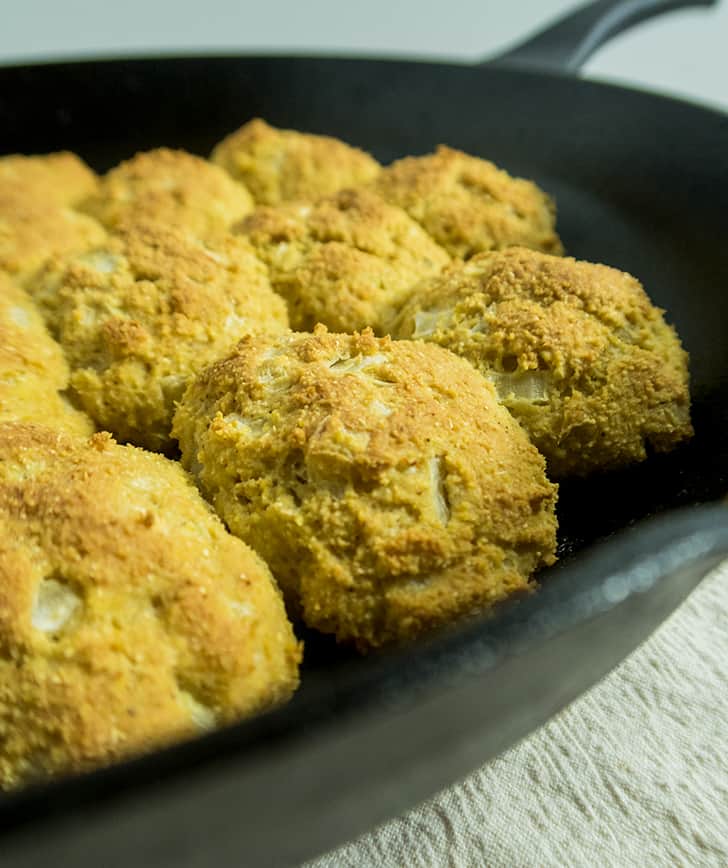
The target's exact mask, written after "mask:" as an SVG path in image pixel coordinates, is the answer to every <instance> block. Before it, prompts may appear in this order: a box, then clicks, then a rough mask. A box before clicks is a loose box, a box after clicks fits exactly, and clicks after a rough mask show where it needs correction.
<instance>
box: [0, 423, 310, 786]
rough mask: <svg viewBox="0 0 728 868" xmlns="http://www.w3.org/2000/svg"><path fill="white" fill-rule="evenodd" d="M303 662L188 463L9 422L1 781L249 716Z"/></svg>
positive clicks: (0, 643)
mask: <svg viewBox="0 0 728 868" xmlns="http://www.w3.org/2000/svg"><path fill="white" fill-rule="evenodd" d="M299 659H300V648H299V645H298V643H297V641H296V640H295V638H294V636H293V632H292V630H291V626H290V624H289V623H288V621H287V619H286V615H285V611H284V607H283V602H282V600H281V597H280V592H279V591H278V589H277V588H276V586H275V584H274V583H273V581H272V578H271V575H270V572H269V571H268V569H267V567H266V566H265V564H264V563H263V562H262V561H261V560H260V559H259V558H258V557H257V555H255V554H254V553H253V552H252V551H251V550H250V549H249V548H248V547H247V546H245V545H244V544H243V543H242V542H241V541H240V540H238V539H236V538H235V537H233V536H231V535H230V534H229V533H228V532H227V531H226V530H225V528H224V527H223V525H222V524H221V522H220V521H219V520H218V519H217V518H216V517H215V516H214V514H213V513H212V511H211V510H210V509H209V507H208V506H207V504H205V503H204V501H203V500H202V499H201V498H200V496H199V494H198V493H197V491H196V490H195V488H194V485H193V484H192V483H191V481H190V480H189V479H188V477H187V475H186V474H185V473H184V471H183V470H182V469H181V467H180V466H179V465H178V464H177V463H175V462H171V461H168V460H167V459H165V458H162V457H161V456H159V455H151V454H149V453H147V452H143V451H142V450H140V449H135V448H133V447H130V446H117V445H116V444H115V443H114V442H113V440H112V439H111V436H110V435H109V434H95V435H94V436H93V437H92V438H91V439H90V440H88V441H86V440H84V439H82V438H71V437H67V436H65V435H61V434H58V433H55V432H52V431H49V430H48V429H45V428H41V427H37V426H26V425H17V424H5V425H0V789H5V788H11V787H15V786H17V785H19V784H23V783H27V782H30V781H32V780H34V779H36V778H38V777H43V776H46V775H48V774H52V773H57V772H61V773H66V772H78V771H84V770H87V769H89V768H91V767H94V766H96V765H98V764H101V763H108V762H112V761H114V760H118V759H120V758H123V757H126V756H128V755H129V754H133V753H138V752H142V751H147V750H150V749H151V748H154V747H157V746H160V745H163V744H166V743H169V742H171V741H173V740H175V739H179V738H183V737H186V736H190V735H194V734H195V733H199V732H202V731H205V730H208V729H210V728H212V727H214V726H215V725H217V724H222V723H228V722H231V721H233V720H237V719H238V718H240V717H242V716H246V715H250V714H254V713H256V712H258V711H260V710H262V709H265V708H267V707H268V706H270V705H272V704H275V703H278V702H280V701H283V700H285V699H287V698H288V697H289V696H290V694H291V693H292V692H293V690H294V689H295V687H296V684H297V681H298V663H299Z"/></svg>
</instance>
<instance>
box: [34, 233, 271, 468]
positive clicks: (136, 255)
mask: <svg viewBox="0 0 728 868" xmlns="http://www.w3.org/2000/svg"><path fill="white" fill-rule="evenodd" d="M35 292H36V294H37V297H38V301H39V303H40V304H41V305H42V307H43V309H44V310H45V313H46V315H47V318H48V321H49V323H50V325H51V331H52V332H54V333H55V334H56V336H57V338H58V340H59V342H60V344H61V346H62V347H63V349H64V351H65V353H66V356H67V358H68V361H69V364H70V367H71V379H70V390H71V394H72V395H73V396H74V397H75V398H76V399H77V400H78V402H79V404H80V405H81V406H82V407H83V408H84V409H85V410H86V412H87V413H88V414H89V415H90V416H91V418H92V419H94V420H95V421H96V422H97V423H98V425H99V427H101V428H105V429H107V430H109V431H111V432H112V433H113V434H114V435H115V436H117V437H118V438H119V439H121V440H124V441H127V442H130V443H134V444H136V445H138V446H144V447H146V448H147V449H151V450H153V451H168V450H169V449H170V448H171V446H172V443H171V440H170V437H169V429H170V427H171V423H172V413H173V410H174V403H175V401H177V400H178V399H179V398H181V396H182V393H183V391H184V388H185V384H186V381H187V378H188V377H189V376H190V375H191V374H194V373H195V372H197V371H198V370H199V369H200V368H201V367H203V366H204V365H205V364H208V363H209V362H211V361H213V360H214V359H215V358H217V357H218V356H220V355H221V354H223V353H224V352H226V351H227V350H228V349H229V348H230V347H231V346H232V345H233V344H234V343H235V342H236V341H237V340H239V338H241V337H242V336H243V335H245V334H248V333H250V332H255V331H261V332H271V333H275V334H277V333H279V332H282V331H285V330H286V328H287V326H288V319H287V315H286V309H285V303H284V301H283V299H281V298H280V297H279V296H278V295H276V294H275V293H274V292H273V290H272V289H271V287H270V283H269V281H268V276H267V272H266V268H265V266H264V265H263V263H261V262H260V261H259V260H258V259H257V258H256V257H255V255H254V254H253V252H252V250H251V248H250V246H249V245H248V244H247V242H245V240H244V239H242V238H234V237H232V236H221V237H220V238H218V239H217V240H215V241H209V242H203V241H200V240H198V239H197V238H195V237H193V236H191V235H187V234H186V233H183V232H181V231H179V230H173V229H165V228H164V227H162V226H161V225H160V224H158V223H145V222H143V221H140V222H138V223H129V224H125V225H124V226H123V227H121V228H120V229H119V233H118V234H117V235H115V236H112V237H110V238H109V240H108V241H107V243H106V244H105V245H104V246H103V247H97V248H95V249H94V250H92V251H90V252H88V253H86V254H83V255H82V256H79V257H76V258H72V259H70V260H62V261H60V262H58V263H55V264H53V266H51V267H49V268H48V269H46V271H45V274H44V275H43V278H42V279H41V280H40V281H38V284H37V285H36V287H35Z"/></svg>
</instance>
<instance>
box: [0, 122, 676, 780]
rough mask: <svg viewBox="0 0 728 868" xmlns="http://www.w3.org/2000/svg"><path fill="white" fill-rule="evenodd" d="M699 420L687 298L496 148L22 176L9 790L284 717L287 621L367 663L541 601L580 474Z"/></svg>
mask: <svg viewBox="0 0 728 868" xmlns="http://www.w3.org/2000/svg"><path fill="white" fill-rule="evenodd" d="M94 432H96V433H94ZM690 435H691V425H690V417H689V393H688V374H687V356H686V354H685V352H684V351H683V350H682V348H681V346H680V342H679V339H678V337H677V335H676V333H675V331H674V329H673V328H672V327H670V326H669V325H667V324H666V323H665V321H664V319H663V316H662V312H661V311H660V310H658V309H657V308H655V307H654V306H653V305H652V304H651V303H650V301H649V299H648V297H647V295H646V293H645V291H644V290H643V288H642V286H641V285H640V283H639V282H638V281H637V280H636V279H635V278H633V277H631V276H630V275H628V274H625V273H622V272H619V271H616V270H615V269H613V268H609V267H607V266H604V265H595V264H591V263H587V262H577V261H575V260H573V259H570V258H566V257H564V256H563V249H562V246H561V242H560V240H559V237H558V235H557V233H556V229H555V209H554V206H553V203H552V202H551V200H550V199H549V197H548V196H547V195H546V194H545V193H544V192H542V191H541V190H540V189H539V188H538V187H537V186H536V185H535V184H533V183H531V182H530V181H526V180H522V179H518V178H512V177H510V176H509V175H508V174H507V173H506V172H504V171H502V170H500V169H498V168H497V167H496V166H494V165H493V164H491V163H489V162H487V161H485V160H481V159H478V158H476V157H473V156H469V155H467V154H464V153H461V152H459V151H456V150H453V149H451V148H447V147H440V148H439V149H438V150H437V151H436V152H435V153H433V154H428V155H426V156H420V157H406V158H405V159H402V160H398V161H396V162H395V163H393V164H392V165H390V166H387V167H382V166H380V165H379V164H378V163H377V162H376V161H375V160H374V159H373V158H372V157H371V156H369V155H368V154H366V153H364V152H362V151H360V150H357V149H356V148H353V147H350V146H348V145H346V144H344V143H343V142H341V141H338V140H335V139H331V138H327V137H323V136H315V135H310V134H305V133H300V132H295V131H290V130H278V129H274V128H272V127H270V126H268V125H267V124H266V123H264V122H263V121H260V120H254V121H251V122H250V123H248V124H246V125H245V126H244V127H242V128H241V129H240V130H238V131H237V132H235V133H233V134H232V135H230V136H229V137H228V138H226V139H225V140H224V141H222V142H221V143H220V144H219V145H218V146H217V147H216V148H215V150H214V152H213V154H212V158H211V160H210V161H207V160H203V159H200V158H198V157H196V156H192V155H191V154H187V153H184V152H181V151H173V150H168V149H158V150H154V151H150V152H147V153H142V154H137V155H136V156H135V157H133V158H132V159H130V160H128V161H126V162H124V163H121V164H120V165H119V166H117V167H116V168H114V169H112V170H111V171H110V172H108V173H107V174H106V175H105V176H104V177H102V178H98V177H97V176H96V175H95V174H94V173H93V172H92V171H91V170H90V169H89V168H88V167H87V166H85V165H84V164H83V162H82V161H81V160H79V159H78V158H77V157H75V156H74V155H71V154H67V153H63V154H53V155H48V156H42V157H24V156H9V157H4V158H0V787H12V786H15V785H17V784H19V783H24V782H27V781H30V780H33V779H34V778H36V777H38V776H42V775H46V774H48V773H52V772H68V771H78V770H83V769H86V768H89V767H91V766H93V765H95V764H98V763H100V762H109V761H112V760H114V759H117V758H120V757H123V756H125V755H128V754H129V753H130V752H137V751H140V750H145V749H149V748H151V747H153V746H154V745H157V744H162V743H165V742H168V741H170V740H171V739H174V738H179V737H183V736H185V735H189V734H191V733H194V732H198V731H201V730H206V729H209V728H210V727H214V726H216V725H219V724H223V723H226V722H230V721H233V720H235V719H238V718H240V717H242V716H244V715H248V714H252V713H255V712H258V711H260V710H262V709H265V708H267V707H269V706H271V705H272V704H275V703H279V702H281V701H283V700H285V699H286V698H288V697H289V696H290V695H291V693H292V692H293V691H294V689H295V687H296V686H297V683H298V666H299V663H300V659H301V651H302V649H301V646H300V643H299V642H298V641H297V639H296V638H295V636H294V633H293V629H292V626H291V623H290V621H289V617H290V618H293V619H299V620H301V621H302V622H304V623H305V624H307V625H308V626H309V627H311V628H314V629H318V630H321V631H324V632H326V633H330V634H333V635H335V636H336V638H337V639H338V640H340V641H348V642H353V643H355V644H356V645H357V646H358V647H359V648H361V649H363V650H365V649H371V648H377V647H380V646H384V645H387V644H391V643H396V642H401V641H403V640H406V639H410V638H412V637H415V636H417V635H419V634H421V633H423V632H424V631H426V630H428V629H430V628H432V627H436V626H438V625H441V624H443V623H446V622H449V621H451V620H453V619H455V618H461V617H464V616H468V615H470V614H474V613H477V612H482V611H483V610H485V609H487V608H489V607H490V606H492V605H493V604H495V603H497V602H498V601H500V600H502V599H504V598H505V597H507V596H509V595H512V594H515V593H518V592H524V591H527V590H529V589H530V588H532V587H533V578H532V577H533V575H534V573H535V572H536V571H537V570H538V569H540V568H541V567H543V566H546V565H549V564H551V563H553V562H554V559H555V549H556V531H557V522H556V516H555V503H556V496H557V486H556V484H555V483H554V482H552V481H551V480H552V479H553V480H558V479H560V478H563V477H566V476H569V475H586V474H589V473H592V472H598V471H604V470H608V469H610V468H613V467H617V466H619V465H623V464H627V463H630V462H633V461H637V460H641V459H644V458H645V457H646V455H647V452H648V451H649V450H657V451H664V450H668V449H671V448H673V447H674V446H675V445H677V444H679V443H680V442H681V441H682V440H684V439H686V438H688V437H689V436H690ZM117 441H118V442H117ZM120 444H124V445H120ZM177 458H181V463H180V461H178V460H176V459H177ZM284 603H285V606H284Z"/></svg>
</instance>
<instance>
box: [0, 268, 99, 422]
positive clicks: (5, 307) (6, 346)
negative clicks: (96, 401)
mask: <svg viewBox="0 0 728 868" xmlns="http://www.w3.org/2000/svg"><path fill="white" fill-rule="evenodd" d="M67 386H68V365H67V364H66V360H65V358H64V356H63V353H62V352H61V348H60V346H59V345H58V344H57V343H56V342H55V341H54V340H53V338H52V337H51V336H50V335H49V334H48V330H47V329H46V327H45V323H44V322H43V319H42V317H41V315H40V313H39V312H38V310H37V309H36V307H35V305H34V304H33V302H32V300H31V299H30V297H29V296H28V295H27V294H26V293H25V292H24V291H23V290H22V289H21V288H20V287H19V286H17V284H14V283H13V282H12V281H11V280H10V279H9V278H7V277H4V276H3V275H2V274H0V422H6V421H21V422H37V423H42V424H44V425H47V426H48V427H50V428H54V429H56V430H59V431H66V432H68V433H72V434H82V435H87V434H91V432H92V431H93V430H94V429H93V424H92V422H91V420H90V419H89V418H88V416H86V414H85V413H81V412H79V411H78V410H75V409H74V408H73V407H72V406H71V405H70V404H69V403H68V401H67V400H66V398H65V397H64V396H63V395H62V391H63V390H64V389H65V388H66V387H67Z"/></svg>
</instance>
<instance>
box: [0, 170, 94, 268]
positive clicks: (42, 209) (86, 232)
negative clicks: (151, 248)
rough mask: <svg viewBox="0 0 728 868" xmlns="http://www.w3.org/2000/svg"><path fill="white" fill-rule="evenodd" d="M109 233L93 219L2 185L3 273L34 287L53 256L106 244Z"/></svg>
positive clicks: (0, 240) (0, 252) (0, 246)
mask: <svg viewBox="0 0 728 868" xmlns="http://www.w3.org/2000/svg"><path fill="white" fill-rule="evenodd" d="M105 237H106V232H105V231H104V229H103V227H102V226H100V225H99V224H98V223H97V222H96V221H95V220H93V219H92V218H91V217H88V216H86V215H85V214H79V213H77V212H76V211H73V210H71V209H70V208H65V207H62V206H60V205H56V204H55V203H54V202H53V201H51V200H45V199H43V198H41V197H39V196H37V195H36V194H31V193H28V192H27V191H26V190H23V189H19V188H15V187H11V186H8V187H7V188H3V187H2V185H0V273H2V272H4V273H5V274H7V275H9V276H10V277H12V278H14V279H15V280H17V281H18V282H20V283H24V284H26V285H28V284H30V283H31V282H32V280H33V279H34V278H35V276H36V274H37V272H38V270H39V269H40V268H41V266H42V265H43V264H44V263H45V262H46V261H47V260H48V259H50V258H51V257H53V256H65V255H70V254H73V253H80V252H81V251H84V250H88V249H89V248H91V247H93V246H94V245H96V244H102V243H103V242H104V239H105Z"/></svg>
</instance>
